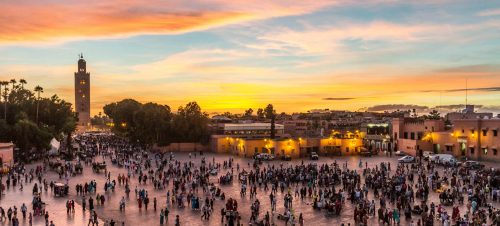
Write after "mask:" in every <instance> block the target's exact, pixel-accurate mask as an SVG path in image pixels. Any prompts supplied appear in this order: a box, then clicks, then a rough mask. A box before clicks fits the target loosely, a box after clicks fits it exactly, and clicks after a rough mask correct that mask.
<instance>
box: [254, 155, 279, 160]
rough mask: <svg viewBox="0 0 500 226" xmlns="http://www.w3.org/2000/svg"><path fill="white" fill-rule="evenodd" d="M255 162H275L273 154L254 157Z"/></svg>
mask: <svg viewBox="0 0 500 226" xmlns="http://www.w3.org/2000/svg"><path fill="white" fill-rule="evenodd" d="M253 158H254V159H255V160H261V161H272V160H274V158H275V157H274V155H273V154H268V153H259V154H256V155H254V157H253Z"/></svg>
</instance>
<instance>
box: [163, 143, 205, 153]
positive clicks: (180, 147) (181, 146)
mask: <svg viewBox="0 0 500 226" xmlns="http://www.w3.org/2000/svg"><path fill="white" fill-rule="evenodd" d="M153 150H157V151H160V152H192V151H208V150H210V147H209V146H206V145H202V144H200V143H171V144H170V145H168V146H154V147H153Z"/></svg>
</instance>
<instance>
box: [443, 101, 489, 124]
mask: <svg viewBox="0 0 500 226" xmlns="http://www.w3.org/2000/svg"><path fill="white" fill-rule="evenodd" d="M490 118H493V113H491V112H475V107H474V105H466V106H465V109H463V110H462V111H461V112H450V113H448V114H446V119H447V120H449V121H450V122H451V123H453V122H454V121H455V120H461V119H490Z"/></svg>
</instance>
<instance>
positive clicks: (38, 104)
mask: <svg viewBox="0 0 500 226" xmlns="http://www.w3.org/2000/svg"><path fill="white" fill-rule="evenodd" d="M35 92H36V93H37V96H38V98H37V101H36V123H37V124H38V110H39V108H40V93H43V88H42V87H41V86H35Z"/></svg>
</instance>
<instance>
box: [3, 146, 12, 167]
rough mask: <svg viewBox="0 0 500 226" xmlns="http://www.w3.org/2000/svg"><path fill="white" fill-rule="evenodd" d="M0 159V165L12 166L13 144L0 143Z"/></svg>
mask: <svg viewBox="0 0 500 226" xmlns="http://www.w3.org/2000/svg"><path fill="white" fill-rule="evenodd" d="M0 158H2V165H3V166H4V167H5V166H12V165H13V164H14V144H12V143H0Z"/></svg>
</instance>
